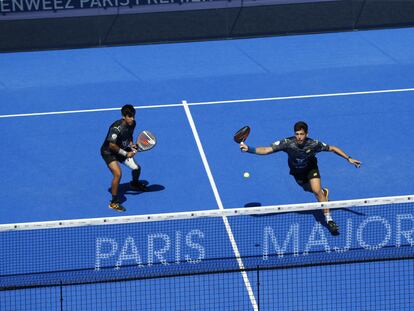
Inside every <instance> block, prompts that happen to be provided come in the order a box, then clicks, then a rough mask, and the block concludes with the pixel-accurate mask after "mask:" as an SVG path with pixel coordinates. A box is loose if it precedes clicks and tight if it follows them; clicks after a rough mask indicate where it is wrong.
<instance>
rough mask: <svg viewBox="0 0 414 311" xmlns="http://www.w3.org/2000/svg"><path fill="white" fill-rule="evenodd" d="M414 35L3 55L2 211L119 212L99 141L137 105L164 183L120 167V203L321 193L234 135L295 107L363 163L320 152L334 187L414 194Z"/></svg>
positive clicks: (229, 204)
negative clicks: (136, 185)
mask: <svg viewBox="0 0 414 311" xmlns="http://www.w3.org/2000/svg"><path fill="white" fill-rule="evenodd" d="M413 36H414V29H413V28H406V29H393V30H372V31H360V32H346V33H329V34H313V35H305V36H289V37H273V38H270V37H269V38H256V39H243V40H227V41H209V42H192V43H180V44H165V45H145V46H129V47H111V48H99V49H81V50H62V51H45V52H27V53H5V54H0V92H1V97H0V103H1V105H0V130H1V133H2V138H3V139H2V146H3V147H2V152H1V155H0V156H1V163H2V164H1V166H0V174H1V176H2V186H1V192H0V193H1V197H2V199H3V207H2V208H1V209H0V223H1V224H9V223H21V222H33V221H49V220H65V219H79V218H95V217H112V216H120V214H118V213H116V212H114V211H112V210H110V209H108V202H109V199H110V192H109V187H110V182H111V178H112V177H111V174H110V172H109V170H108V169H107V167H106V165H105V163H104V161H103V160H102V158H101V156H100V150H99V149H100V146H101V144H102V142H103V140H104V139H105V135H106V133H107V130H108V127H109V125H110V124H111V123H112V122H113V121H115V120H117V119H119V118H120V107H122V106H123V105H125V104H132V105H134V106H135V107H136V108H137V116H136V120H137V129H136V133H138V132H139V131H141V130H144V129H149V130H151V131H152V132H154V133H155V134H156V135H157V138H158V145H157V146H156V148H155V149H153V150H151V151H149V152H145V153H141V154H138V155H137V156H136V159H137V161H138V162H139V163H140V165H141V166H142V174H141V179H142V180H145V181H147V182H148V185H149V186H150V188H151V189H152V190H153V191H151V192H147V193H137V192H132V191H130V190H129V189H128V182H129V180H130V171H129V169H128V168H126V167H122V169H123V177H122V182H121V186H120V190H121V194H122V196H123V198H124V200H125V202H124V206H125V207H126V208H127V211H126V212H125V213H124V214H122V215H142V214H157V213H173V212H183V211H198V210H217V209H218V208H219V207H220V205H221V204H222V206H223V207H224V208H225V209H227V208H240V207H249V206H268V205H280V204H290V203H305V202H314V200H315V199H314V197H313V196H312V195H311V194H309V193H304V192H303V191H302V190H301V189H300V188H299V187H298V186H297V185H296V183H295V181H294V179H293V178H292V177H291V176H290V175H289V170H288V167H287V156H286V154H284V153H277V154H272V155H268V156H255V155H251V154H244V153H243V154H242V153H241V152H240V151H239V148H238V145H237V144H235V143H234V142H233V140H232V136H233V133H234V132H235V131H236V130H237V129H239V128H240V127H242V126H244V125H250V127H251V128H252V132H251V134H250V136H249V138H248V141H247V143H248V144H250V145H252V146H268V145H269V144H270V143H272V142H274V141H276V140H279V139H282V138H284V137H288V136H291V135H292V134H293V124H294V123H295V122H296V121H298V120H304V121H306V122H307V123H308V124H309V127H310V131H309V137H311V138H314V139H319V140H322V141H323V142H326V143H328V144H330V145H335V146H338V147H340V148H341V149H343V150H344V151H345V152H346V153H348V154H350V155H351V156H352V157H354V158H356V159H359V160H361V161H362V163H363V164H362V167H361V168H360V169H356V168H354V167H353V166H351V165H350V164H348V163H347V162H346V161H345V160H344V159H342V158H340V157H339V156H336V155H335V154H333V153H320V154H319V155H318V159H319V168H320V171H321V175H322V183H323V185H324V186H327V187H329V188H330V191H331V195H330V199H331V200H348V199H359V198H371V197H384V196H398V195H408V194H412V193H414V189H413V183H412V181H413V180H414V170H413V169H412V163H413V162H414V155H413V153H412V135H411V132H412V126H413V125H412V124H413V123H412V119H413V116H414V105H413V102H414V76H413V75H412V72H413V71H414V41H413V40H412V38H413ZM186 107H188V110H187V111H186ZM192 121H193V123H192ZM192 125H194V126H192ZM197 140H199V143H200V144H199V145H197ZM200 151H201V152H200ZM203 160H204V161H203ZM209 172H211V178H210V179H209V176H208V173H209ZM244 172H249V173H250V178H244V177H243V173H244ZM215 188H216V189H217V192H216V193H215V192H214V191H213V190H214V189H215ZM215 194H216V196H215ZM333 213H334V217H338V219H341V217H342V216H341V213H348V212H347V211H343V210H337V211H334V212H333ZM348 214H349V213H348ZM348 214H347V215H348ZM335 215H336V216H335ZM302 216H303V215H302ZM302 216H300V215H299V216H298V215H296V217H302ZM305 216H306V215H305ZM343 217H345V216H343ZM305 218H306V217H304V219H305ZM344 219H345V218H344ZM311 220H312V221H313V220H314V219H313V218H311ZM301 221H302V220H301ZM307 221H309V219H308V220H306V219H305V220H303V222H304V223H306V222H307ZM223 232H224V230H223ZM224 234H225V233H224ZM235 237H236V241H237V229H235ZM356 269H358V268H356ZM297 273H300V272H297ZM344 274H346V272H344ZM328 281H329V280H328ZM371 281H373V282H377V280H371ZM240 284H241V286H242V287H243V283H242V282H241V283H240ZM311 285H312V284H307V285H304V286H306V287H309V288H311V287H312V286H311ZM388 289H389V288H386V289H384V291H385V290H388ZM279 294H280V295H281V296H283V293H279ZM269 296H270V295H269ZM243 299H245V300H247V301H248V298H247V294H246V296H245V297H244V298H243ZM274 299H276V298H274ZM338 299H339V298H338ZM339 303H340V302H339ZM269 305H272V303H271V302H269Z"/></svg>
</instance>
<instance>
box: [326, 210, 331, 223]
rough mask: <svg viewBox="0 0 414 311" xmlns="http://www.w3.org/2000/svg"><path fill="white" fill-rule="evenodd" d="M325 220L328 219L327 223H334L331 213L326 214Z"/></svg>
mask: <svg viewBox="0 0 414 311" xmlns="http://www.w3.org/2000/svg"><path fill="white" fill-rule="evenodd" d="M325 219H326V222H329V221H333V219H332V216H331V213H329V212H328V213H326V214H325Z"/></svg>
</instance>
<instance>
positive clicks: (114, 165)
mask: <svg viewBox="0 0 414 311" xmlns="http://www.w3.org/2000/svg"><path fill="white" fill-rule="evenodd" d="M108 168H109V170H110V171H111V173H112V183H111V194H112V200H111V202H110V203H109V207H110V208H112V209H114V210H117V211H125V208H124V207H123V206H122V205H121V204H120V203H119V198H118V187H119V182H120V181H121V177H122V171H121V167H120V166H119V164H118V161H112V162H110V163H109V164H108Z"/></svg>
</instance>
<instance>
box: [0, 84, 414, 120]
mask: <svg viewBox="0 0 414 311" xmlns="http://www.w3.org/2000/svg"><path fill="white" fill-rule="evenodd" d="M402 92H414V88H404V89H387V90H373V91H356V92H340V93H325V94H324V93H322V94H309V95H292V96H279V97H265V98H251V99H233V100H221V101H206V102H187V105H188V106H203V105H220V104H233V103H250V102H265V101H283V100H293V99H309V98H324V97H339V96H355V95H373V94H387V93H388V94H389V93H402ZM182 106H183V104H182V103H180V104H159V105H147V106H135V108H136V109H155V108H171V107H182ZM120 109H121V108H120V107H117V108H96V109H81V110H64V111H50V112H32V113H17V114H5V115H0V119H4V118H18V117H35V116H49V115H62V114H76V113H91V112H106V111H118V110H120Z"/></svg>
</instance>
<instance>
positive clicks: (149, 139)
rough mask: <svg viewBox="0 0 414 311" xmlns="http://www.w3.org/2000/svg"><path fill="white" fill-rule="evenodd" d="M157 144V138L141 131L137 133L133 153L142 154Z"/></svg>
mask: <svg viewBox="0 0 414 311" xmlns="http://www.w3.org/2000/svg"><path fill="white" fill-rule="evenodd" d="M156 144H157V138H156V137H155V135H154V134H152V133H151V132H150V131H142V132H141V133H139V135H138V137H137V142H136V145H135V146H136V148H137V149H136V150H135V149H134V150H135V151H134V152H143V151H148V150H151V149H152V148H154V147H155V145H156Z"/></svg>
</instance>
